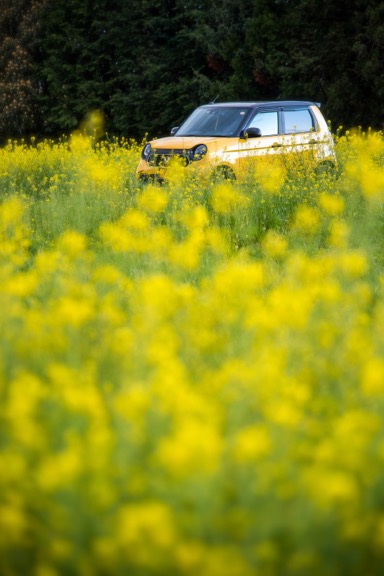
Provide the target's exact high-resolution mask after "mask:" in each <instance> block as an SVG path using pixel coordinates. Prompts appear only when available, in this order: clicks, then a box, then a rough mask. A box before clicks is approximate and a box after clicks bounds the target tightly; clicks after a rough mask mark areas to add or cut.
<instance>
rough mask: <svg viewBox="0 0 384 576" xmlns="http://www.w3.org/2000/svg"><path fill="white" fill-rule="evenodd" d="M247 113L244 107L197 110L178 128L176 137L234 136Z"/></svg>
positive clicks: (207, 107)
mask: <svg viewBox="0 0 384 576" xmlns="http://www.w3.org/2000/svg"><path fill="white" fill-rule="evenodd" d="M248 111H249V108H246V107H234V106H228V108H225V107H223V106H220V107H219V106H211V107H209V106H204V107H202V108H197V110H195V111H194V112H193V113H192V114H191V116H190V117H189V118H188V119H187V120H186V121H185V122H184V124H182V125H181V126H180V128H179V129H178V131H177V133H176V135H177V136H224V137H225V136H227V137H230V136H236V135H237V134H238V133H239V130H240V127H241V125H242V123H243V121H244V118H245V116H246V114H247V112H248Z"/></svg>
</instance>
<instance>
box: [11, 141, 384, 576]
mask: <svg viewBox="0 0 384 576" xmlns="http://www.w3.org/2000/svg"><path fill="white" fill-rule="evenodd" d="M337 153H338V159H339V165H338V177H337V178H332V177H330V176H328V175H322V176H319V177H315V176H314V175H313V174H312V173H311V172H310V171H308V170H307V169H306V166H305V165H304V164H303V163H298V161H297V159H296V160H295V159H292V158H286V159H283V162H282V163H281V165H280V166H274V165H272V164H271V165H267V166H265V167H264V171H263V173H262V175H261V176H260V173H258V172H257V171H256V172H255V171H252V172H251V171H250V173H249V174H248V175H247V177H246V178H245V179H244V181H243V182H241V183H228V182H224V183H218V184H210V183H207V182H205V183H204V182H198V181H196V180H192V179H189V178H188V177H187V175H186V174H185V173H184V172H183V171H182V170H180V168H179V167H178V166H175V167H174V169H173V171H172V172H171V174H170V178H169V181H168V183H167V184H166V185H164V186H162V187H159V186H157V185H147V186H145V187H142V186H140V185H139V184H138V183H137V181H136V179H135V175H134V172H135V166H136V163H137V159H138V155H139V149H138V147H137V146H136V145H135V144H134V143H130V142H124V141H123V142H112V143H111V142H109V143H104V144H100V145H97V146H96V147H95V146H93V147H92V146H91V145H90V143H89V142H88V141H87V140H84V139H82V138H80V137H74V138H72V139H71V140H68V141H66V140H63V141H62V142H56V143H53V142H44V143H34V142H32V143H31V144H30V145H26V144H23V143H18V144H16V143H9V144H8V145H7V146H6V147H4V148H3V149H1V150H0V195H1V204H0V274H1V282H0V309H1V314H0V330H1V332H0V334H1V337H0V574H1V576H20V575H23V576H30V575H31V576H110V575H113V576H115V575H116V576H126V575H128V574H129V575H132V576H160V575H161V576H165V575H166V576H169V575H175V576H197V575H198V576H254V575H261V576H288V575H289V576H304V575H305V576H307V575H309V574H310V575H311V576H324V575H327V576H340V575H341V574H342V575H347V576H362V575H365V576H372V575H376V574H381V573H382V567H383V565H384V472H383V470H384V330H383V325H384V271H383V245H384V212H383V206H384V168H383V159H384V142H383V139H382V136H381V135H380V134H374V133H368V134H358V133H357V134H348V133H347V134H344V135H343V136H340V137H339V138H338V139H337ZM255 170H257V167H255Z"/></svg>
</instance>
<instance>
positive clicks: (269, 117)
mask: <svg viewBox="0 0 384 576" xmlns="http://www.w3.org/2000/svg"><path fill="white" fill-rule="evenodd" d="M248 128H260V130H261V135H262V136H275V135H276V134H278V133H279V122H278V112H277V111H274V112H258V113H257V114H256V116H254V117H253V118H252V120H251V122H250V124H249V126H248Z"/></svg>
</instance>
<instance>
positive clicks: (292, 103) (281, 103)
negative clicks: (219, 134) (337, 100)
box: [201, 100, 320, 108]
mask: <svg viewBox="0 0 384 576" xmlns="http://www.w3.org/2000/svg"><path fill="white" fill-rule="evenodd" d="M260 106H261V107H263V108H269V107H275V106H317V107H318V108H320V103H319V102H311V101H309V100H268V101H265V102H259V101H255V102H212V103H210V104H203V106H201V108H205V107H215V108H221V107H223V108H224V107H225V108H228V107H234V108H235V107H242V108H256V107H260Z"/></svg>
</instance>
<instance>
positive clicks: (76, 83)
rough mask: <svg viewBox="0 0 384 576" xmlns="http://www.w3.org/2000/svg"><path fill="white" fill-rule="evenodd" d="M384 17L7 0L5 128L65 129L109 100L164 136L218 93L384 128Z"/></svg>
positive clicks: (240, 3) (120, 122) (141, 131)
mask: <svg viewBox="0 0 384 576" xmlns="http://www.w3.org/2000/svg"><path fill="white" fill-rule="evenodd" d="M44 8H45V10H43V9H44ZM383 22H384V3H382V2H377V1H375V0H340V1H338V2H334V1H333V0H237V2H233V1H232V0H200V1H196V0H130V2H126V0H84V1H83V2H79V1H78V0H0V31H1V36H0V48H1V50H0V131H1V133H2V134H3V135H8V134H14V135H20V134H23V133H25V132H27V131H31V130H34V131H35V132H37V133H40V134H45V135H47V134H51V135H59V134H61V133H63V132H68V131H70V130H72V129H73V128H75V127H76V126H77V125H78V124H79V122H80V121H81V119H82V118H83V117H84V116H85V114H86V113H87V112H89V111H90V110H92V109H95V108H97V109H101V110H102V111H103V113H104V115H105V117H106V121H107V129H108V131H109V132H110V133H114V134H124V135H126V136H130V137H135V138H143V137H144V135H145V134H146V133H148V134H149V135H150V136H161V135H163V134H164V133H167V132H168V131H169V129H170V128H171V126H173V125H177V124H178V123H179V122H181V120H182V119H183V118H184V117H185V116H186V115H187V114H188V113H189V112H190V111H191V110H193V109H194V108H195V107H196V106H197V105H199V104H202V103H206V102H209V101H211V100H213V99H215V98H217V99H218V100H221V101H224V100H235V99H236V100H237V99H238V100H241V99H247V100H262V99H274V98H303V99H312V100H316V101H321V102H322V103H323V105H324V111H325V114H326V116H328V118H330V119H331V120H332V122H333V125H339V124H343V125H345V126H356V125H362V126H364V127H367V126H372V127H374V128H381V127H382V122H383V118H382V112H381V100H382V97H383V92H384V74H383V72H384V70H383V66H384V64H383V59H382V53H383V48H384V24H383Z"/></svg>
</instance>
